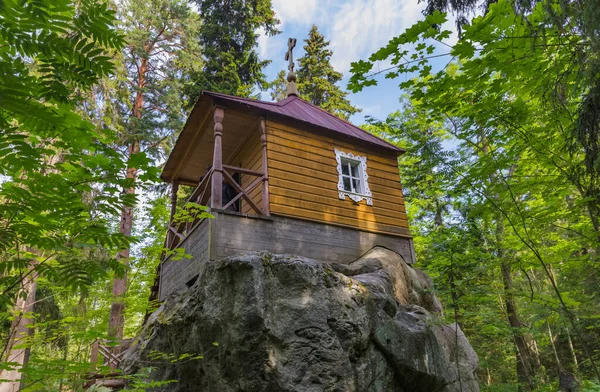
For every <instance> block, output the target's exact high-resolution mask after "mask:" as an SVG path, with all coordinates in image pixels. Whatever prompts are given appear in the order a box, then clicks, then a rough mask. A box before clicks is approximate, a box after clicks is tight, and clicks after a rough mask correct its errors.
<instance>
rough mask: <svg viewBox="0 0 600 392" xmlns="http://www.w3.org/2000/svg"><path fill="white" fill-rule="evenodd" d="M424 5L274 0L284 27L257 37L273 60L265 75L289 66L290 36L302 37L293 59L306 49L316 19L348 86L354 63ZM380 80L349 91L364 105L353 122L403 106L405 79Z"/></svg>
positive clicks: (406, 0) (388, 0)
mask: <svg viewBox="0 0 600 392" xmlns="http://www.w3.org/2000/svg"><path fill="white" fill-rule="evenodd" d="M424 7H425V4H424V3H423V2H421V3H419V2H418V0H273V8H274V9H275V12H276V14H277V17H278V18H279V20H280V21H281V24H280V26H279V30H281V31H282V33H281V34H279V35H277V36H274V37H266V36H264V35H262V36H261V37H260V38H259V42H258V44H259V52H260V55H261V58H264V59H271V60H273V62H272V63H271V64H270V65H269V66H268V67H267V68H266V74H267V77H268V79H269V80H273V79H274V78H275V76H276V74H277V72H279V71H280V70H282V69H283V70H287V62H286V61H285V60H284V56H285V53H286V51H287V39H288V37H293V38H296V39H298V43H297V44H296V48H295V49H294V59H297V58H299V57H300V56H302V54H303V53H304V50H303V49H302V47H303V46H304V39H305V38H306V37H307V35H308V31H309V30H310V27H311V26H312V25H313V24H316V25H317V27H318V28H319V31H320V32H321V33H322V34H323V35H325V39H326V40H328V41H330V43H331V44H330V47H331V49H332V50H333V56H332V59H331V62H332V64H333V66H334V68H335V69H336V70H337V71H339V72H342V73H343V74H344V80H343V81H342V87H344V88H345V86H346V84H347V81H348V77H349V76H350V75H349V70H350V63H351V62H353V61H357V60H360V59H367V58H368V57H369V55H370V54H371V53H373V52H375V51H376V50H377V49H379V48H380V47H382V46H383V45H385V44H386V43H387V42H388V41H389V40H390V39H391V38H393V37H395V36H397V35H399V34H401V33H402V32H404V30H405V29H406V28H407V27H410V26H412V25H413V24H414V23H415V22H416V21H418V20H419V19H422V14H421V11H422V9H423V8H424ZM444 27H445V28H448V29H452V24H451V23H450V22H449V24H448V26H444ZM452 30H453V29H452ZM453 38H454V37H453ZM445 61H446V62H447V61H448V60H447V59H446V60H445ZM387 66H389V64H384V63H382V64H377V66H376V67H375V68H376V69H377V68H379V69H384V68H386V67H387ZM378 80H379V84H378V86H376V87H370V88H367V89H365V90H364V91H362V92H360V93H357V94H350V95H349V98H350V101H351V102H352V104H353V105H355V106H357V107H359V108H361V109H362V112H361V113H358V114H355V115H354V116H353V117H352V118H351V119H350V120H351V121H352V122H353V123H355V124H357V125H360V124H363V123H364V117H365V116H372V117H375V118H379V119H385V117H386V116H387V115H388V114H389V113H391V112H393V111H395V110H398V109H399V108H400V104H399V97H400V95H401V91H400V89H399V87H398V84H399V83H400V82H401V81H402V80H401V79H396V80H388V79H384V78H383V77H381V78H379V79H378ZM262 98H263V99H265V100H270V95H269V93H268V92H264V93H263V95H262Z"/></svg>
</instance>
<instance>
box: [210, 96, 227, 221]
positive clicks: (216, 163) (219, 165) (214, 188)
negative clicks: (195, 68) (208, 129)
mask: <svg viewBox="0 0 600 392" xmlns="http://www.w3.org/2000/svg"><path fill="white" fill-rule="evenodd" d="M224 116H225V110H224V108H222V107H220V106H217V107H215V112H214V114H213V118H214V120H215V128H214V129H215V150H214V153H213V174H212V181H211V195H212V197H211V202H210V207H211V208H213V209H219V210H220V209H222V208H223V147H222V145H221V143H222V142H221V137H222V136H223V124H222V122H223V117H224Z"/></svg>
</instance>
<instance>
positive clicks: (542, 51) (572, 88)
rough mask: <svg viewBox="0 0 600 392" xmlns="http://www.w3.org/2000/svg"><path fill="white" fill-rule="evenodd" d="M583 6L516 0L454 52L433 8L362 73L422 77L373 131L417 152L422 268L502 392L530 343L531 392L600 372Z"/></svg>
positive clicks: (415, 228) (367, 79)
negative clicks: (522, 347)
mask: <svg viewBox="0 0 600 392" xmlns="http://www.w3.org/2000/svg"><path fill="white" fill-rule="evenodd" d="M569 7H570V6H569V5H565V3H562V2H561V3H560V4H559V3H558V2H556V3H554V2H548V3H545V4H541V3H540V4H534V5H533V6H532V7H531V8H527V10H523V9H518V11H519V12H515V8H514V4H513V3H510V2H506V1H500V2H498V3H497V4H493V5H491V6H490V7H489V8H488V12H487V14H486V15H484V16H481V17H475V18H473V19H472V20H471V21H470V24H466V25H464V32H463V35H462V37H460V39H459V40H458V42H457V43H456V44H453V45H450V44H449V43H446V42H444V41H445V40H446V39H447V38H448V36H449V32H448V31H440V30H439V29H438V26H440V25H441V24H442V23H444V22H445V20H446V17H445V15H444V14H442V13H439V12H433V13H432V14H430V15H428V16H427V17H426V18H425V19H424V20H422V21H420V22H417V23H416V24H415V25H414V26H413V27H411V28H409V29H407V30H406V32H404V33H403V34H401V35H400V36H398V37H396V38H393V39H392V40H390V42H389V44H388V45H387V46H385V47H384V48H382V49H380V50H379V51H377V52H376V53H374V54H373V55H372V56H371V57H370V58H369V61H359V62H357V63H354V64H353V66H352V67H353V68H352V71H353V73H354V74H353V76H352V78H351V81H350V88H351V89H352V90H353V91H359V90H360V89H362V88H365V87H367V86H371V85H375V84H377V80H376V79H375V76H376V75H377V74H375V73H372V69H373V64H374V62H375V61H383V60H388V61H391V62H392V64H393V68H391V69H389V70H385V71H384V72H385V73H386V75H385V76H386V78H390V79H394V78H397V77H399V76H401V75H403V76H404V75H410V77H411V78H408V79H407V78H406V77H403V81H402V82H401V83H400V87H401V88H403V89H404V90H405V92H406V93H407V94H408V97H409V98H408V100H407V102H406V103H405V109H404V110H403V111H402V112H400V113H397V114H394V115H392V116H390V117H389V118H388V119H387V120H386V121H373V122H372V123H371V124H370V127H371V130H372V131H374V132H376V133H380V134H382V135H388V137H390V139H391V140H392V141H393V142H396V143H398V144H399V145H400V146H401V147H403V148H405V149H407V150H408V151H409V152H408V153H407V154H406V156H404V157H403V158H402V160H401V163H400V166H401V169H402V174H403V184H404V187H405V195H406V199H407V203H408V213H409V217H410V219H411V231H412V232H413V235H415V246H416V247H417V256H418V258H419V263H420V264H421V265H422V266H423V267H424V268H425V269H426V270H427V271H428V272H429V273H430V274H431V275H432V276H433V278H434V281H435V282H436V284H437V285H438V290H439V292H440V295H441V296H442V297H443V298H444V300H443V302H444V303H445V304H446V305H447V306H448V307H449V308H450V309H451V311H452V312H451V313H447V314H446V316H447V317H450V318H452V319H457V320H458V321H459V322H460V323H461V325H462V326H463V329H464V330H465V332H466V333H467V336H468V337H469V339H470V341H471V343H472V344H473V345H474V347H475V348H476V350H477V352H478V354H479V356H480V362H481V373H480V380H485V382H484V383H487V384H488V385H487V386H486V388H487V389H486V390H490V391H491V390H517V388H518V387H517V386H516V384H517V377H516V376H515V368H518V367H517V363H516V358H517V357H516V355H515V350H516V348H515V346H514V345H513V344H514V343H513V342H514V341H515V339H517V338H521V339H524V340H525V341H527V342H530V344H533V343H536V347H537V350H538V352H534V353H533V354H529V355H530V356H531V358H532V359H531V360H532V366H533V369H534V374H530V375H529V381H530V383H529V385H530V386H528V385H527V383H525V384H524V380H523V378H522V376H523V371H522V370H521V373H519V377H518V381H519V382H520V383H521V384H522V385H521V388H533V387H536V388H538V390H540V391H541V390H555V389H552V388H555V387H552V385H557V384H558V381H557V380H558V377H559V374H558V371H557V368H559V367H560V368H562V369H567V370H568V371H571V372H573V373H577V374H578V375H579V377H581V378H583V379H585V378H588V379H590V378H592V377H596V376H597V375H596V368H597V366H595V363H596V362H598V360H599V359H600V358H599V357H598V347H599V346H598V344H599V343H598V336H599V332H600V331H599V330H598V325H597V323H595V322H593V321H592V320H595V316H596V315H597V314H599V313H600V308H599V307H598V303H599V302H598V295H599V292H598V290H597V287H599V286H598V283H599V282H600V269H599V268H598V265H597V263H598V257H599V255H598V250H599V249H600V247H599V246H598V238H599V237H598V233H599V229H600V226H599V225H598V219H597V216H599V214H598V205H599V204H598V198H597V196H598V195H600V193H599V192H598V188H597V177H596V176H597V173H596V172H595V170H596V169H595V168H593V167H591V166H590V162H591V161H594V159H595V158H594V157H595V155H596V151H595V147H594V146H595V143H597V141H598V138H597V134H596V133H595V128H594V127H595V126H596V124H598V122H597V121H596V120H595V114H593V113H591V114H590V113H587V114H582V110H584V109H585V108H583V109H582V103H583V105H586V103H587V102H592V101H593V100H594V98H593V97H591V96H590V94H593V91H594V89H595V87H594V86H595V83H596V81H597V78H596V79H594V78H589V77H588V75H589V72H590V62H591V63H593V62H594V61H595V60H594V59H595V58H597V54H598V51H597V50H596V47H595V40H596V39H597V38H596V37H592V36H590V35H589V33H586V32H585V31H586V30H585V29H586V27H585V26H588V27H589V26H590V25H591V24H592V22H589V21H587V22H586V20H587V19H588V18H589V17H590V15H592V14H593V13H594V12H595V11H591V10H590V13H587V14H586V13H585V9H586V7H587V5H586V6H584V7H582V8H581V9H579V8H578V7H577V6H573V7H571V8H569ZM561 15H569V17H566V18H565V17H563V16H561ZM555 19H556V21H554V20H555ZM440 43H441V44H440ZM446 58H447V59H448V61H450V63H447V64H446V63H445V62H444V64H446V65H445V66H443V67H440V64H439V59H446ZM582 59H586V61H582ZM436 68H438V69H439V70H438V71H436V72H434V71H433V70H434V69H436ZM582 116H585V118H586V119H587V120H586V121H587V122H586V124H588V125H586V126H583V128H582V124H581V121H580V120H579V119H581V118H582ZM582 129H583V132H582V131H581V130H582ZM590 160H591V161H590ZM507 301H510V302H511V303H512V305H513V306H515V309H516V310H514V311H511V312H515V314H516V316H517V318H518V325H516V326H515V325H514V323H511V324H509V323H508V322H507V319H509V318H508V317H507V316H508V314H507V313H508V310H507ZM549 331H550V332H549ZM549 333H551V334H552V335H553V338H552V339H550V337H549ZM571 347H572V349H571ZM555 350H556V352H557V355H558V359H559V361H560V364H557V361H556V356H555V355H554V351H555ZM574 358H576V359H578V361H579V364H578V365H577V364H575V359H574ZM536 361H538V363H537V364H536V363H535V362H536ZM544 388H545V389H544Z"/></svg>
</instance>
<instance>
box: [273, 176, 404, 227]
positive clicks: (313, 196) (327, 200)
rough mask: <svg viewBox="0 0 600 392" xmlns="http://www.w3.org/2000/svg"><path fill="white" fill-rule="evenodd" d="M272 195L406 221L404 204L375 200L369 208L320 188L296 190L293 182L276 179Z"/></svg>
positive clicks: (335, 192)
mask: <svg viewBox="0 0 600 392" xmlns="http://www.w3.org/2000/svg"><path fill="white" fill-rule="evenodd" d="M269 185H270V187H269V188H270V189H269V191H270V193H271V194H275V195H279V196H283V197H291V198H294V199H305V200H311V201H315V202H317V203H319V204H321V205H332V206H337V207H340V208H347V209H348V210H351V211H355V210H357V211H360V212H363V213H366V212H370V213H373V214H375V215H377V216H379V215H381V216H388V217H402V218H403V219H406V208H405V207H404V205H403V204H402V203H397V204H392V203H385V204H384V203H383V202H379V201H376V200H374V201H373V205H372V206H368V205H367V204H366V203H365V202H364V201H363V202H360V203H358V204H354V203H352V202H351V201H350V200H348V198H346V200H341V199H340V198H339V193H338V192H337V191H334V190H323V189H321V188H318V187H311V186H303V187H302V188H301V189H299V188H297V187H296V188H294V187H293V186H292V185H293V182H290V181H286V180H281V179H277V178H274V179H272V180H271V182H270V184H269Z"/></svg>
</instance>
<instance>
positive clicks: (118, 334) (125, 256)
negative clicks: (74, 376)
mask: <svg viewBox="0 0 600 392" xmlns="http://www.w3.org/2000/svg"><path fill="white" fill-rule="evenodd" d="M147 67H148V60H147V59H146V58H143V59H142V60H141V63H140V66H139V73H138V80H137V93H136V95H135V98H134V101H133V117H135V119H136V120H139V119H141V118H142V110H143V107H144V87H145V86H146V71H147ZM135 126H136V121H133V127H134V130H133V132H132V134H133V138H132V141H131V142H130V144H129V151H128V152H129V155H128V156H129V157H131V156H132V155H133V154H137V153H139V152H140V144H139V141H138V140H137V136H136V135H135ZM137 174H138V169H137V168H134V167H129V168H127V174H126V178H127V179H131V180H132V184H133V185H132V186H131V187H130V188H128V189H126V190H125V193H127V194H135V182H136V180H137ZM119 228H120V231H121V234H123V235H124V236H127V237H130V236H131V231H132V228H133V207H124V208H123V211H122V212H121V223H120V226H119ZM129 251H130V249H129V248H127V249H123V250H122V251H121V252H119V254H117V259H118V260H119V261H121V262H122V263H123V264H124V265H125V266H127V265H128V264H129ZM126 291H127V273H126V272H125V273H124V274H123V276H122V277H120V278H119V277H115V279H114V280H113V288H112V295H113V302H112V304H111V307H110V319H109V324H108V334H109V337H110V338H111V339H114V340H117V341H118V340H121V339H123V329H124V326H125V293H126ZM120 351H121V348H120V347H119V346H116V347H114V348H113V352H114V353H119V352H120ZM111 366H112V365H111Z"/></svg>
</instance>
